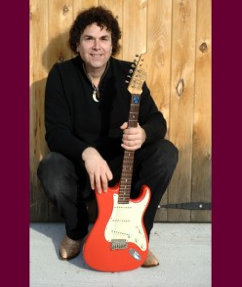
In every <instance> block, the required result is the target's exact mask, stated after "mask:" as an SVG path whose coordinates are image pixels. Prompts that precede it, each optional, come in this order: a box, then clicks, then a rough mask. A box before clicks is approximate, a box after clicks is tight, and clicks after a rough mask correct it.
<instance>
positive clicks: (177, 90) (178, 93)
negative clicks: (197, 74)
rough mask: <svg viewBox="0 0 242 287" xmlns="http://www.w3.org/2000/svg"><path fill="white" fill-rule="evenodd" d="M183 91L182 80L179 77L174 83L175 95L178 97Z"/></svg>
mask: <svg viewBox="0 0 242 287" xmlns="http://www.w3.org/2000/svg"><path fill="white" fill-rule="evenodd" d="M183 91H184V80H183V79H180V80H179V82H178V83H177V85H176V92H177V95H178V96H179V97H180V96H181V95H182V93H183Z"/></svg>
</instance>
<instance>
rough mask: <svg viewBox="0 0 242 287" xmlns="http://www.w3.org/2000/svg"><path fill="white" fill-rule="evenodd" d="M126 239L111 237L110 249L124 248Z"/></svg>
mask: <svg viewBox="0 0 242 287" xmlns="http://www.w3.org/2000/svg"><path fill="white" fill-rule="evenodd" d="M126 248H127V241H126V240H125V239H112V240H111V250H119V249H126Z"/></svg>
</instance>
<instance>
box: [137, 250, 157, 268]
mask: <svg viewBox="0 0 242 287" xmlns="http://www.w3.org/2000/svg"><path fill="white" fill-rule="evenodd" d="M158 265H159V261H158V259H157V258H156V257H155V255H154V254H153V253H152V252H151V251H150V250H149V251H148V255H147V258H146V260H145V262H144V263H143V264H142V265H141V266H142V267H155V266H158Z"/></svg>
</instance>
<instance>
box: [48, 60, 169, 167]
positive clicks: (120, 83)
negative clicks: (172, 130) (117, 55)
mask: <svg viewBox="0 0 242 287" xmlns="http://www.w3.org/2000/svg"><path fill="white" fill-rule="evenodd" d="M131 64H132V63H130V62H125V61H121V60H117V59H114V58H112V57H111V58H110V60H109V66H108V68H107V70H106V72H105V74H104V75H103V77H102V79H101V81H100V85H99V90H100V97H101V98H100V101H99V102H95V101H94V100H93V98H92V94H93V87H92V84H91V82H90V80H89V78H88V77H87V75H86V73H85V70H84V68H83V62H82V60H81V58H80V57H79V56H77V57H75V58H73V59H71V60H68V61H65V62H63V63H56V64H55V65H54V66H53V68H52V69H51V71H50V73H49V76H48V79H47V84H46V94H45V125H46V141H47V144H48V147H49V149H50V150H51V151H56V152H59V153H61V154H63V155H65V156H67V157H68V158H70V159H71V160H74V161H77V162H81V161H82V159H81V155H82V152H83V150H84V149H85V148H87V147H88V146H93V147H95V148H96V149H97V150H98V151H99V152H100V153H101V155H102V156H103V157H104V158H105V159H106V160H109V159H111V158H113V157H114V156H115V155H117V154H120V153H122V152H123V149H122V148H121V146H120V145H121V139H122V133H123V132H122V130H121V129H120V126H121V125H122V124H123V123H124V122H127V121H128V115H129V108H130V93H129V92H128V90H127V87H128V84H127V83H125V81H126V80H127V75H129V70H130V68H131ZM138 122H139V124H140V126H142V127H143V128H144V130H145V131H146V134H147V139H146V142H145V144H149V143H152V142H154V141H157V140H159V139H162V138H164V137H165V134H166V130H167V128H166V121H165V119H164V117H163V115H162V114H161V112H159V111H158V109H157V107H156V105H155V103H154V101H153V99H152V97H151V96H150V91H149V89H148V88H147V86H146V84H145V83H144V85H143V92H142V95H141V101H140V111H139V119H138Z"/></svg>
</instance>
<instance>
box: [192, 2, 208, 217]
mask: <svg viewBox="0 0 242 287" xmlns="http://www.w3.org/2000/svg"><path fill="white" fill-rule="evenodd" d="M195 75H196V79H195V101H194V104H195V105H194V131H193V147H192V150H193V154H192V201H193V202H211V0H207V1H203V0H198V6H197V41H196V68H195ZM191 220H192V221H197V222H208V221H211V211H207V210H205V211H192V212H191Z"/></svg>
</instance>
